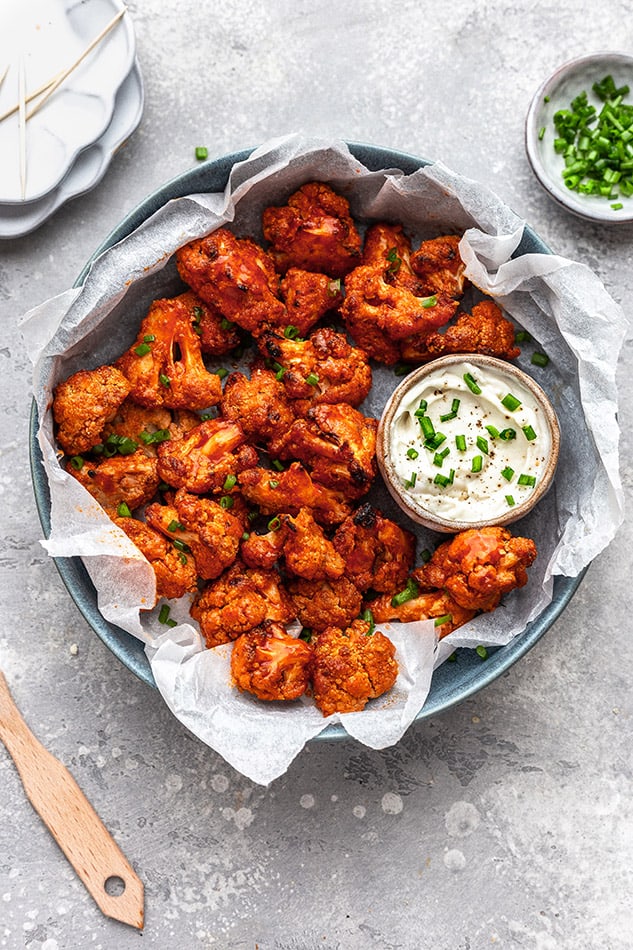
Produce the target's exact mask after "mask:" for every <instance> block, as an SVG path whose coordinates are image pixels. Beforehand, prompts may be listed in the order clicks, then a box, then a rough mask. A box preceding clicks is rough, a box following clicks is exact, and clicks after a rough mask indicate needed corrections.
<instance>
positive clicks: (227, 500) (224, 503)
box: [220, 495, 235, 510]
mask: <svg viewBox="0 0 633 950" xmlns="http://www.w3.org/2000/svg"><path fill="white" fill-rule="evenodd" d="M234 504H235V502H234V501H233V498H232V497H231V495H222V497H221V498H220V508H224V509H225V510H228V509H229V508H232V507H233V505H234Z"/></svg>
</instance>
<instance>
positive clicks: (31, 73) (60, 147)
mask: <svg viewBox="0 0 633 950" xmlns="http://www.w3.org/2000/svg"><path fill="white" fill-rule="evenodd" d="M123 8H124V4H123V3H122V0H2V3H1V4H0V76H2V74H3V73H4V71H5V69H6V68H7V67H8V73H7V74H6V77H5V80H4V82H3V83H2V85H1V86H0V115H2V114H3V113H4V112H5V111H6V110H7V109H10V108H12V107H13V106H15V105H16V104H17V102H18V99H19V75H20V61H21V60H22V61H23V63H24V73H25V79H26V89H27V93H28V92H30V91H32V90H35V89H37V88H39V87H40V86H41V85H42V84H44V83H46V82H47V81H48V80H50V79H51V78H52V77H54V76H56V75H57V74H58V73H59V72H61V70H63V69H65V68H67V67H68V66H70V65H72V63H74V62H75V61H76V60H77V59H78V57H79V56H81V54H82V53H83V52H84V50H85V49H86V48H87V47H88V45H89V44H90V43H91V42H92V40H94V39H95V37H96V36H97V35H98V34H99V33H100V32H101V30H102V29H103V27H104V26H105V25H106V24H107V23H108V22H109V21H110V20H111V19H112V18H113V17H114V16H115V15H116V14H117V13H118V12H119V11H120V10H122V9H123ZM135 54H136V44H135V39H134V29H133V26H132V20H131V18H130V16H129V14H127V13H126V14H125V15H124V16H123V17H122V19H121V20H120V21H119V22H118V23H117V24H116V25H115V26H114V27H113V29H112V30H111V32H110V33H109V34H108V35H107V36H105V37H104V38H103V40H102V41H101V42H100V43H99V44H98V45H97V46H96V47H95V49H94V50H92V52H91V53H90V54H89V55H88V56H87V57H86V58H85V59H84V60H83V62H82V63H81V64H80V65H79V66H78V67H77V68H76V69H75V70H74V71H73V72H72V73H71V74H70V76H69V77H68V78H67V79H66V81H65V82H64V83H63V84H62V85H60V86H59V88H58V89H57V90H56V91H55V92H54V93H53V95H52V96H51V97H50V99H49V100H48V102H47V103H46V104H45V105H43V106H42V108H41V109H40V111H39V112H37V113H36V114H35V115H34V116H33V117H32V118H31V119H29V120H28V121H27V123H26V190H25V197H24V199H23V198H22V183H21V176H20V144H19V129H18V115H17V113H14V114H13V115H11V116H9V117H8V118H6V119H4V120H3V121H2V122H0V202H1V203H3V204H10V203H16V204H19V205H24V204H25V202H31V201H36V200H40V199H42V198H43V197H45V196H46V195H48V193H49V192H50V191H52V189H54V188H55V187H57V185H59V183H60V182H61V180H62V178H63V177H64V175H65V174H66V173H67V171H68V169H69V168H70V167H71V165H72V164H73V162H74V161H75V159H76V157H77V155H78V154H79V152H81V151H82V150H83V149H85V148H87V146H89V145H91V144H92V143H93V142H95V141H96V140H97V139H99V138H100V136H101V135H103V133H104V132H105V130H106V129H107V127H108V125H109V123H110V121H111V119H112V114H113V111H114V104H115V98H116V94H117V92H118V90H119V88H120V86H121V84H122V82H123V81H124V79H125V78H126V76H128V75H129V73H130V70H131V69H132V65H133V63H134V57H135ZM27 108H28V107H27Z"/></svg>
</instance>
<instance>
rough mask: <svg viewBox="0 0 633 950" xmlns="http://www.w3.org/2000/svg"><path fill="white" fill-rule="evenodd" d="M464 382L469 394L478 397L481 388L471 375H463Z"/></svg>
mask: <svg viewBox="0 0 633 950" xmlns="http://www.w3.org/2000/svg"><path fill="white" fill-rule="evenodd" d="M464 382H465V383H466V385H467V386H468V388H469V389H470V391H471V393H474V394H475V396H479V394H480V393H481V387H480V385H479V383H478V382H477V380H476V379H475V377H474V376H473V375H472V373H464Z"/></svg>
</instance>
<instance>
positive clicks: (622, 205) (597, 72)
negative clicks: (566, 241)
mask: <svg viewBox="0 0 633 950" xmlns="http://www.w3.org/2000/svg"><path fill="white" fill-rule="evenodd" d="M525 147H526V151H527V156H528V160H529V162H530V165H531V166H532V169H533V171H534V174H535V175H536V177H537V179H538V181H539V182H540V184H541V185H542V187H543V188H544V189H545V191H546V192H547V193H548V194H549V195H550V197H551V198H553V199H554V201H556V202H557V203H558V204H560V205H562V206H563V207H565V208H566V209H567V210H568V211H571V212H572V213H573V214H576V215H578V216H579V217H582V218H587V219H589V220H592V221H599V222H603V223H609V224H623V223H629V224H630V223H631V222H633V56H628V55H627V54H625V53H615V52H614V53H608V52H600V53H590V54H588V55H586V56H581V57H580V58H578V59H574V60H572V61H570V62H568V63H565V64H564V65H563V66H561V67H559V69H557V70H556V71H555V72H554V73H553V74H552V75H551V76H550V77H549V79H547V80H546V81H545V82H544V83H543V84H542V85H541V86H540V88H539V89H538V90H537V92H536V94H535V95H534V98H533V99H532V102H531V104H530V108H529V110H528V114H527V119H526V123H525Z"/></svg>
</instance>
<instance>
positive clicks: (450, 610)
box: [367, 581, 477, 640]
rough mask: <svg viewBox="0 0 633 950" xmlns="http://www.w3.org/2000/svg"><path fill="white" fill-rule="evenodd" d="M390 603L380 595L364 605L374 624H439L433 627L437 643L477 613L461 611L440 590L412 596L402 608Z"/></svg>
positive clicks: (385, 597) (462, 608)
mask: <svg viewBox="0 0 633 950" xmlns="http://www.w3.org/2000/svg"><path fill="white" fill-rule="evenodd" d="M414 583H415V582H414ZM409 584H411V581H408V582H407V584H406V585H403V588H406V587H407V585H409ZM414 589H415V588H414ZM393 601H394V597H393V595H392V594H380V595H379V596H378V597H375V598H374V599H373V600H371V601H369V602H368V603H367V608H368V609H369V610H370V611H371V614H372V616H373V618H374V620H375V622H376V623H388V622H389V621H391V620H398V621H400V622H401V623H410V622H412V621H414V620H436V621H437V620H442V623H436V626H435V629H436V631H437V635H438V637H439V639H440V640H441V639H442V637H446V636H447V635H448V634H449V633H452V632H453V630H457V628H458V627H461V626H463V625H464V624H465V623H468V621H469V620H472V619H473V617H474V616H475V615H476V613H477V611H476V610H466V608H465V607H460V606H459V604H458V603H457V602H456V601H454V600H453V598H452V597H450V596H449V595H448V594H447V593H446V591H443V590H431V591H426V592H425V593H422V594H420V593H418V594H414V595H412V596H411V598H410V599H408V600H405V602H404V603H402V604H400V603H397V602H396V603H395V604H394V602H393Z"/></svg>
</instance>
